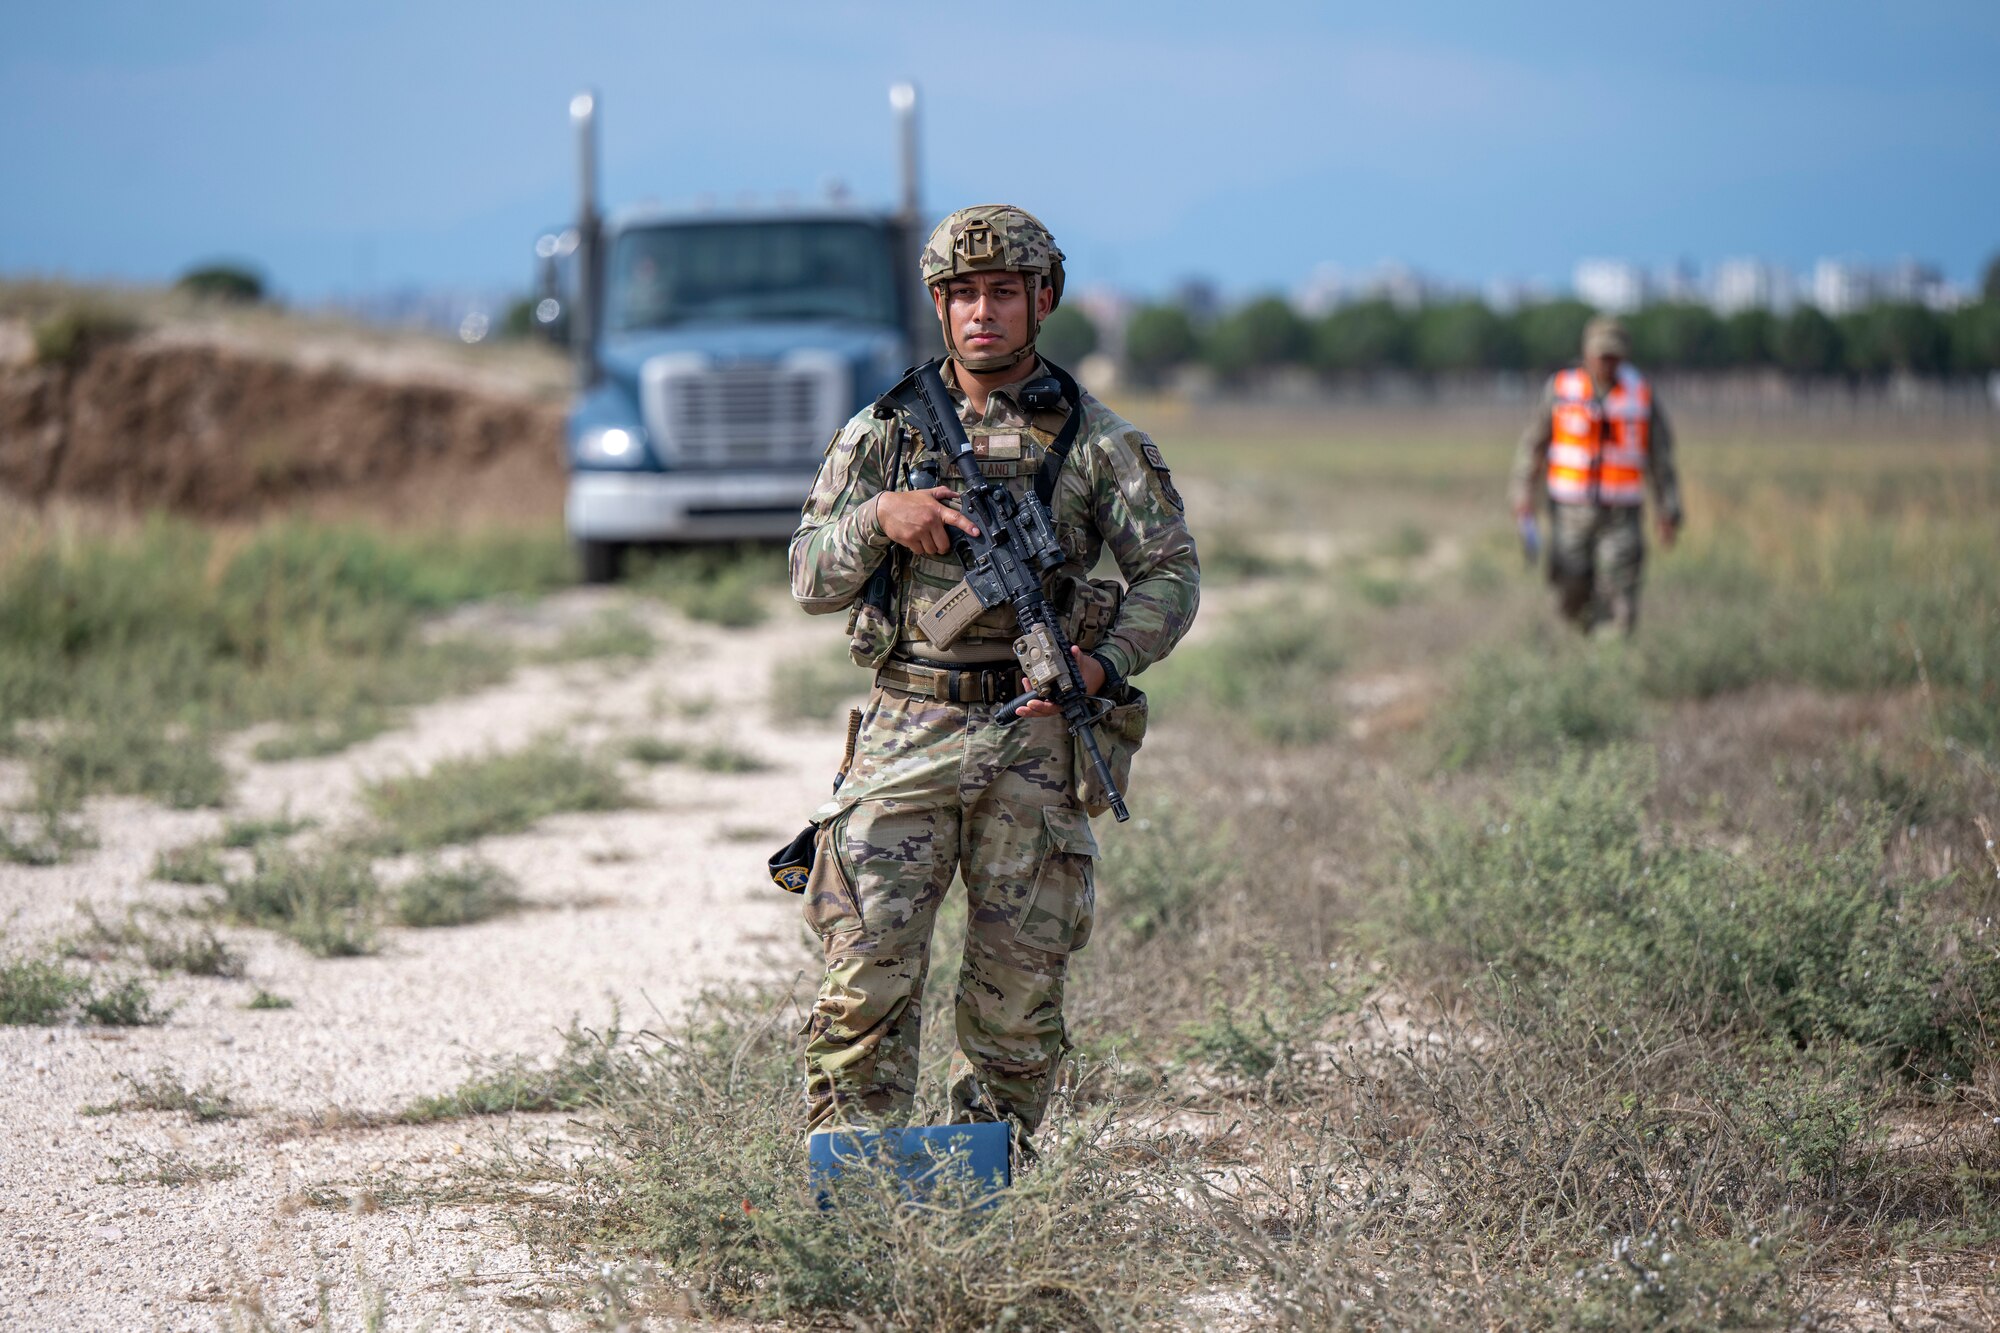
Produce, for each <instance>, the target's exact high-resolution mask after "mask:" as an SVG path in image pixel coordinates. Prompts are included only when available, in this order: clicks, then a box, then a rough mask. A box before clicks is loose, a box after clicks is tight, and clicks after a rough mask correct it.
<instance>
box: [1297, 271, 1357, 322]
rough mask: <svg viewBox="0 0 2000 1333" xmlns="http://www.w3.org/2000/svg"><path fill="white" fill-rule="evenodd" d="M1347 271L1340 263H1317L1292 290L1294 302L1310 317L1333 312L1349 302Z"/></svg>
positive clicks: (1299, 309) (1315, 317) (1313, 317)
mask: <svg viewBox="0 0 2000 1333" xmlns="http://www.w3.org/2000/svg"><path fill="white" fill-rule="evenodd" d="M1347 292H1348V283H1347V273H1346V270H1344V269H1342V268H1341V267H1340V265H1338V264H1315V265H1314V266H1313V271H1312V272H1311V273H1308V274H1307V275H1306V280H1305V281H1304V282H1302V283H1300V284H1299V285H1298V287H1297V288H1296V289H1294V290H1293V292H1292V304H1293V305H1294V306H1295V307H1297V309H1298V312H1299V313H1300V314H1302V315H1304V316H1306V318H1308V319H1319V318H1321V317H1323V316H1325V315H1329V314H1332V313H1333V312H1334V311H1335V310H1338V309H1339V308H1340V307H1341V306H1343V305H1345V304H1347Z"/></svg>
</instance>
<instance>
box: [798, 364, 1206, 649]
mask: <svg viewBox="0 0 2000 1333" xmlns="http://www.w3.org/2000/svg"><path fill="white" fill-rule="evenodd" d="M1031 378H1032V377H1031ZM944 380H945V385H946V387H947V388H948V389H950V391H951V395H952V401H953V402H954V403H956V404H957V406H958V410H959V418H960V420H961V421H963V422H964V423H965V426H966V433H967V434H968V435H970V436H971V437H972V438H973V441H974V445H975V447H976V448H977V449H978V450H979V451H980V456H981V458H980V465H981V468H982V470H984V472H985V473H986V475H987V476H988V477H989V478H994V479H1004V481H1005V483H1006V484H1007V485H1008V486H1009V487H1011V488H1012V489H1014V490H1015V491H1016V492H1017V493H1024V492H1026V491H1027V490H1029V489H1030V488H1032V486H1033V483H1034V473H1035V470H1036V469H1037V468H1038V467H1039V466H1040V463H1041V458H1042V451H1043V449H1044V448H1045V447H1046V446H1047V445H1048V443H1049V442H1050V441H1051V440H1053V439H1054V436H1055V432H1056V431H1057V430H1059V429H1060V428H1061V425H1062V423H1063V421H1064V420H1065V413H1064V412H1063V411H1060V410H1059V411H1055V412H1046V413H1030V412H1029V411H1028V410H1027V409H1026V408H1025V407H1024V406H1023V405H1022V403H1021V402H1020V399H1019V398H1018V397H1017V387H1018V386H1015V385H1007V386H1003V387H1001V388H999V389H996V390H994V391H993V392H992V393H991V394H989V395H988V397H987V403H986V411H985V413H984V415H983V416H982V415H979V414H975V413H974V412H972V410H971V407H970V403H969V402H968V400H967V399H966V397H965V395H964V394H963V393H961V392H960V391H959V389H958V388H957V384H956V379H955V376H954V375H953V367H952V366H951V365H949V364H947V365H946V367H945V369H944ZM1082 411H1083V413H1084V421H1083V426H1082V428H1081V429H1080V430H1079V432H1078V434H1077V440H1076V444H1075V446H1074V447H1073V448H1072V450H1071V452H1070V455H1069V459H1068V461H1067V463H1066V464H1065V466H1064V467H1063V470H1062V474H1061V476H1060V478H1059V479H1058V482H1057V486H1056V491H1055V496H1054V498H1053V500H1052V502H1051V504H1050V506H1049V508H1050V510H1051V516H1052V517H1053V518H1054V519H1055V523H1056V530H1057V534H1058V536H1059V537H1060V538H1061V540H1062V544H1063V548H1064V550H1065V552H1066V553H1067V554H1068V556H1069V561H1068V563H1067V564H1065V565H1064V567H1063V569H1062V570H1061V571H1060V572H1059V573H1058V574H1057V575H1056V576H1055V577H1054V579H1052V582H1060V581H1061V580H1062V579H1064V578H1065V577H1067V578H1068V579H1071V580H1074V581H1076V582H1079V583H1080V582H1082V581H1083V579H1084V578H1085V576H1086V575H1087V574H1088V572H1089V571H1090V570H1091V569H1092V568H1093V567H1094V566H1095V565H1096V564H1097V561H1098V557H1099V555H1100V553H1101V552H1102V551H1103V550H1104V548H1105V547H1107V546H1108V547H1109V548H1110V551H1111V556H1112V559H1113V560H1114V561H1116V562H1117V565H1118V572H1119V573H1120V574H1121V575H1123V576H1124V579H1125V583H1126V587H1125V590H1124V593H1123V596H1122V597H1121V598H1118V599H1117V601H1116V609H1115V611H1111V612H1109V618H1108V623H1107V624H1105V625H1103V626H1102V627H1100V628H1098V629H1096V630H1095V631H1093V632H1092V633H1091V634H1090V635H1088V636H1087V637H1086V636H1084V635H1077V636H1076V637H1077V638H1078V641H1079V642H1080V643H1082V644H1083V645H1084V646H1085V647H1088V648H1090V649H1092V650H1093V651H1095V652H1096V653H1098V654H1099V655H1100V656H1101V657H1103V658H1104V660H1105V661H1106V662H1107V663H1109V664H1110V665H1111V667H1112V668H1113V669H1114V670H1116V671H1117V672H1118V674H1119V675H1120V676H1125V677H1131V676H1135V675H1137V674H1138V673H1139V672H1141V671H1143V670H1145V669H1146V668H1147V667H1149V666H1151V665H1152V664H1153V663H1155V662H1157V661H1159V660H1160V659H1161V658H1163V657H1165V656H1166V655H1167V653H1168V652H1169V651H1171V650H1172V648H1173V646H1174V645H1175V644H1176V643H1178V642H1179V641H1180V638H1181V636H1182V635H1183V634H1185V633H1186V632H1187V628H1188V626H1189V625H1190V624H1191V623H1192V622H1193V620H1194V615H1195V609H1196V607H1197V606H1198V605H1199V603H1200V600H1201V567H1200V564H1199V562H1198V560H1197V558H1196V554H1195V546H1194V538H1193V537H1192V536H1191V535H1190V534H1189V532H1188V527H1187V522H1186V519H1185V518H1184V517H1183V514H1182V504H1181V497H1180V494H1179V492H1177V491H1176V490H1175V489H1174V483H1173V476H1172V474H1171V473H1170V472H1169V471H1168V470H1167V466H1166V463H1165V461H1164V460H1163V459H1162V458H1161V457H1160V451H1159V448H1158V447H1157V446H1156V445H1154V443H1153V442H1152V440H1151V439H1149V438H1148V437H1147V436H1146V435H1145V434H1143V433H1142V432H1140V431H1139V430H1137V429H1136V428H1134V427H1133V426H1132V425H1131V424H1130V423H1129V422H1127V421H1125V420H1124V419H1122V418H1121V417H1119V416H1118V414H1117V413H1115V412H1113V411H1111V410H1110V409H1109V408H1107V407H1106V406H1105V405H1104V404H1103V403H1101V402H1099V401H1098V400H1097V399H1096V398H1094V397H1092V396H1090V395H1089V394H1088V393H1086V394H1085V395H1084V397H1083V404H1082ZM899 435H900V436H901V439H900V441H899V438H898V437H899ZM899 444H900V455H901V464H900V467H899V466H898V465H897V462H896V460H897V457H898V453H899ZM924 449H925V445H924V443H923V441H922V439H921V437H919V436H918V435H917V434H916V432H914V431H913V430H911V429H910V428H909V427H908V425H907V424H906V423H904V422H902V421H900V420H891V421H882V420H878V419H877V418H876V417H875V416H874V414H873V411H872V409H867V408H864V409H863V410H862V411H860V412H858V413H856V414H855V416H854V417H853V418H852V419H851V420H850V421H848V423H847V424H846V425H845V426H843V427H842V428H841V430H840V432H839V434H837V435H835V436H834V438H833V442H832V443H831V444H829V445H828V446H827V451H826V459H825V461H824V462H822V463H821V464H820V469H819V476H818V477H817V478H816V479H815V480H814V482H813V488H812V493H811V494H810V495H809V496H808V497H807V499H806V504H805V512H804V514H803V516H802V518H801V521H800V523H799V528H798V531H797V532H796V533H794V534H793V535H792V544H791V578H792V595H793V596H794V597H795V598H797V599H798V602H799V605H801V606H802V607H804V608H805V609H806V610H807V611H809V612H812V613H815V614H824V613H829V612H834V611H844V610H848V609H850V608H851V607H853V606H854V604H855V602H856V599H857V598H858V597H859V596H860V594H861V590H862V587H863V585H865V584H866V583H867V581H868V578H869V575H870V574H872V573H873V572H874V570H875V568H876V566H877V565H879V564H880V563H881V562H882V560H883V558H884V557H885V556H888V557H890V558H892V559H895V560H896V561H897V562H898V563H897V567H896V568H897V573H898V578H897V605H898V614H897V619H898V621H899V629H898V631H897V634H898V638H899V643H898V644H897V647H896V651H897V653H898V655H904V656H917V657H933V658H935V657H938V656H941V654H938V653H935V652H932V651H929V650H928V645H926V644H925V643H924V642H923V640H922V636H921V634H920V632H919V631H917V630H916V629H915V617H916V614H917V612H918V611H920V610H921V609H922V607H923V606H925V605H927V604H928V603H929V601H931V600H933V599H934V598H935V597H936V596H938V595H940V594H941V593H942V592H943V591H944V590H947V589H949V588H950V587H951V586H952V585H953V584H955V583H956V582H957V581H958V580H959V579H960V578H961V577H963V575H964V572H965V571H964V570H963V568H961V567H960V566H959V564H958V561H957V559H956V558H955V557H953V556H949V555H947V556H943V557H932V556H921V555H916V554H914V553H913V552H910V551H908V550H906V549H905V548H902V547H898V546H896V545H895V543H893V542H891V541H890V540H889V537H888V535H887V534H886V533H884V532H883V531H882V525H881V522H880V521H879V519H878V518H877V517H876V499H877V497H878V496H879V495H880V494H881V493H882V492H883V491H885V490H888V489H890V487H891V485H892V484H894V485H895V486H897V487H898V488H900V487H902V486H903V485H905V484H907V477H908V475H909V472H910V470H911V469H912V468H913V467H914V466H915V465H916V464H917V463H918V461H920V460H921V459H922V458H923V457H924V453H923V451H924ZM892 470H895V471H896V472H897V474H898V475H897V476H895V477H894V478H892V477H891V475H890V473H891V471H892ZM939 471H940V472H941V473H942V474H943V475H944V477H945V484H947V485H951V486H953V488H954V489H958V488H959V479H958V478H957V477H956V476H955V475H953V474H952V472H951V470H950V469H949V468H940V469H939ZM1051 595H1052V596H1058V597H1059V600H1061V599H1060V596H1059V595H1058V593H1056V592H1052V593H1051ZM1013 633H1014V626H1013V612H1012V611H1011V610H1010V609H1008V608H1007V607H1005V606H1000V607H996V608H994V609H993V610H991V611H988V612H986V613H985V614H984V615H982V616H981V617H980V618H979V620H978V621H977V622H975V624H974V626H973V629H972V630H971V631H970V632H969V633H968V635H967V640H968V641H969V642H970V644H971V645H972V651H973V654H974V657H975V658H977V659H980V660H998V659H999V658H1002V657H1011V653H1010V652H1009V650H1008V649H1007V648H1006V647H1005V643H1007V642H1011V639H1012V636H1013ZM857 655H859V654H858V653H857ZM963 660H971V659H963Z"/></svg>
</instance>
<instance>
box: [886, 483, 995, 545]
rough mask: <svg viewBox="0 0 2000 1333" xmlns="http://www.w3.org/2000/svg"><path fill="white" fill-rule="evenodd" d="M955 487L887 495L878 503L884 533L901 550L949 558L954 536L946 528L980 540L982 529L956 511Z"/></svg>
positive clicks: (893, 492) (938, 487)
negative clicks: (905, 548)
mask: <svg viewBox="0 0 2000 1333" xmlns="http://www.w3.org/2000/svg"><path fill="white" fill-rule="evenodd" d="M952 499H953V496H952V491H951V487H949V486H933V487H931V488H930V489H929V490H927V491H884V492H882V494H881V495H880V496H878V497H877V498H876V501H875V517H876V519H877V521H879V522H880V523H881V524H882V531H883V532H885V533H887V534H888V535H889V540H890V541H892V542H895V543H896V544H897V545H899V546H907V547H909V548H910V549H911V550H912V551H915V552H916V553H917V554H918V555H946V554H948V553H949V552H950V551H951V534H949V533H947V532H946V531H945V525H946V524H950V525H951V526H952V527H954V528H957V529H959V530H960V531H961V532H964V533H967V534H969V535H971V536H974V537H977V536H978V535H979V529H978V527H977V526H975V525H974V524H973V522H972V520H971V519H969V518H967V517H966V516H965V515H963V514H961V513H959V512H958V511H957V510H956V509H953V508H952V507H951V505H950V504H949V503H948V502H949V501H950V500H952Z"/></svg>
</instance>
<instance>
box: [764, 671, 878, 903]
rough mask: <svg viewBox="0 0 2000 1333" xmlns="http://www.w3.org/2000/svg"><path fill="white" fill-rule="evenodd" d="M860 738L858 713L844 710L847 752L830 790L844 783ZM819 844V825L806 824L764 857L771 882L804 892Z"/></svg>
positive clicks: (859, 714)
mask: <svg viewBox="0 0 2000 1333" xmlns="http://www.w3.org/2000/svg"><path fill="white" fill-rule="evenodd" d="M860 739H861V710H860V709H859V708H850V709H848V710H847V752H846V753H845V754H843V755H842V756H841V758H840V771H839V772H838V773H836V774H834V775H833V789H834V790H835V791H839V790H840V784H841V783H843V782H845V781H846V780H847V770H848V769H850V768H853V767H854V747H855V745H856V744H857V743H858V742H859V741H860ZM818 841H819V825H817V824H808V825H806V826H805V827H804V828H803V829H800V830H799V834H798V836H797V837H795V838H793V839H792V840H791V841H790V842H788V843H786V844H785V845H784V846H783V847H780V848H779V849H778V850H777V851H775V852H772V853H771V855H770V856H769V857H768V858H766V860H765V863H764V864H765V866H766V867H767V868H768V869H769V871H770V875H771V882H772V883H773V884H775V885H777V886H778V887H779V888H781V889H783V890H784V891H785V892H786V893H804V892H805V891H806V885H807V884H808V883H810V882H811V880H812V871H813V860H814V850H815V847H816V845H817V843H818Z"/></svg>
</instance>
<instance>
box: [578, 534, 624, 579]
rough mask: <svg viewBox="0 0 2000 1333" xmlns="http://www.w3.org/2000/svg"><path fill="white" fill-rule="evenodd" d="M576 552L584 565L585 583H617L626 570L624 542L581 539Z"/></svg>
mask: <svg viewBox="0 0 2000 1333" xmlns="http://www.w3.org/2000/svg"><path fill="white" fill-rule="evenodd" d="M576 554H577V559H578V561H579V562H580V563H581V564H582V565H583V581H584V582H585V583H616V582H617V581H618V576H619V575H620V574H622V573H624V572H625V543H624V542H593V541H580V542H578V543H577V544H576Z"/></svg>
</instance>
